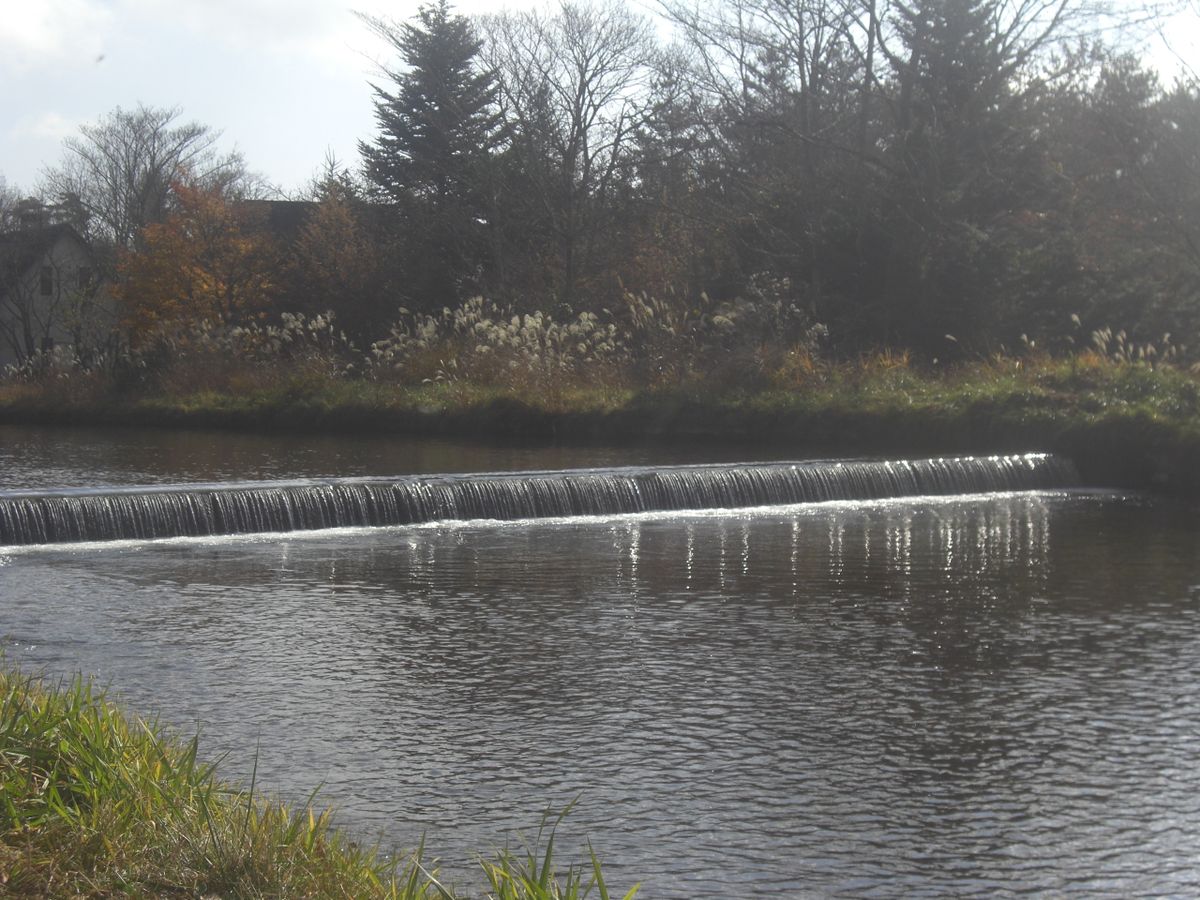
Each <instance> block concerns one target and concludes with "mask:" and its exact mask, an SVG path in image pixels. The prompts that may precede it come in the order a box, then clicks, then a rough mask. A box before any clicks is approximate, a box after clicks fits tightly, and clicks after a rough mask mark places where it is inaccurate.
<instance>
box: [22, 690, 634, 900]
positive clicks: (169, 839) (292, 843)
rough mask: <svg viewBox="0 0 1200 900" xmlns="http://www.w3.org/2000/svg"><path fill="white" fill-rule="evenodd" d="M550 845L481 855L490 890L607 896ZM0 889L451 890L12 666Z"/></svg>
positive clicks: (59, 893) (83, 696)
mask: <svg viewBox="0 0 1200 900" xmlns="http://www.w3.org/2000/svg"><path fill="white" fill-rule="evenodd" d="M552 845H553V841H550V842H549V845H548V846H547V847H546V848H545V850H544V853H539V854H537V855H536V856H535V855H533V854H529V855H525V856H516V855H509V854H504V853H502V854H500V855H498V856H497V857H495V858H494V859H491V860H485V861H483V862H482V863H481V865H482V868H483V871H484V876H485V880H486V882H487V884H488V893H487V895H488V896H490V897H495V898H498V900H499V898H512V900H520V898H528V900H539V898H546V900H550V898H560V897H561V898H572V897H583V896H589V895H591V896H596V897H599V898H601V900H604V898H607V896H608V893H607V890H606V887H605V885H604V882H603V879H602V876H601V874H600V869H599V865H598V863H597V862H596V860H595V859H594V858H593V859H592V860H591V861H590V862H589V863H588V864H587V865H586V866H585V867H582V868H578V869H571V870H569V871H566V872H562V873H556V872H555V870H554V864H555V863H554V859H553V854H552V852H551V848H552ZM425 865H427V866H430V865H431V864H429V863H425ZM0 894H3V895H5V896H9V895H13V896H27V897H47V898H48V897H94V898H100V897H116V896H121V897H166V896H181V897H182V896H187V897H205V898H216V897H220V898H234V897H247V898H249V897H255V898H258V897H296V898H301V897H312V898H318V897H320V898H326V897H330V898H332V897H344V898H356V900H357V898H372V897H376V898H397V900H399V898H435V897H436V898H452V897H455V896H459V895H457V894H456V893H454V891H453V890H451V889H450V888H448V887H444V886H442V885H440V884H439V883H438V881H437V879H436V873H435V872H433V871H431V869H429V868H425V867H423V865H422V860H421V859H420V857H419V856H414V857H412V858H404V859H387V858H385V857H384V856H382V855H381V854H379V853H378V852H377V851H376V850H374V849H367V848H364V847H362V846H359V845H357V844H355V843H353V842H352V841H350V840H349V839H348V838H346V837H345V836H344V835H342V834H340V833H339V832H337V831H336V830H334V829H333V828H332V827H331V826H330V821H329V814H328V813H317V812H314V811H313V810H312V809H304V810H300V811H297V812H291V811H289V810H288V809H286V808H285V807H283V806H282V805H280V804H278V803H274V802H270V801H267V800H265V799H263V798H262V797H261V796H258V795H256V794H255V793H253V791H252V790H250V791H247V790H242V789H240V788H237V787H233V786H231V785H229V784H226V783H224V782H222V781H220V780H219V779H218V777H217V775H216V773H215V771H214V769H213V767H212V766H209V765H206V764H204V763H202V762H201V761H200V760H199V759H198V758H197V742H196V741H195V740H192V741H179V740H177V739H175V738H172V737H170V736H168V735H166V734H165V733H164V732H163V731H162V730H161V729H160V728H159V727H157V726H156V725H155V724H153V723H147V722H144V721H142V720H140V719H136V718H132V717H128V716H126V715H124V714H122V713H121V712H120V710H118V709H117V708H116V707H114V706H113V705H112V704H111V703H109V702H108V701H107V700H106V699H105V698H104V695H103V693H101V692H99V691H97V690H96V689H95V688H94V687H93V686H92V685H90V684H89V683H87V682H86V681H83V680H76V681H74V682H72V683H70V684H63V685H59V686H58V687H47V686H45V685H43V684H41V683H39V682H38V681H36V680H34V679H31V678H29V677H27V676H24V675H22V674H20V673H18V672H15V671H13V670H11V669H0ZM632 895H633V892H632V891H631V892H630V893H629V894H626V895H625V896H626V897H627V898H628V897H631V896H632Z"/></svg>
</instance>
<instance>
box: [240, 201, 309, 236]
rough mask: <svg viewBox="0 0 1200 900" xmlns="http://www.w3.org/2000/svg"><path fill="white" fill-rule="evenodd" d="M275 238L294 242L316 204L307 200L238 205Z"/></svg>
mask: <svg viewBox="0 0 1200 900" xmlns="http://www.w3.org/2000/svg"><path fill="white" fill-rule="evenodd" d="M239 206H241V208H242V209H244V210H246V212H248V213H249V214H250V216H251V217H252V218H253V219H254V220H257V222H259V223H261V225H262V226H263V227H264V228H265V229H266V230H267V231H269V232H270V233H271V234H273V235H274V236H275V237H277V238H281V239H283V240H286V241H294V240H295V239H296V238H297V237H298V236H299V234H300V229H301V228H303V227H304V224H305V223H306V222H307V221H308V217H309V216H310V215H311V214H312V212H313V210H314V209H316V208H317V204H316V203H313V202H310V201H308V200H243V201H241V203H240V204H239Z"/></svg>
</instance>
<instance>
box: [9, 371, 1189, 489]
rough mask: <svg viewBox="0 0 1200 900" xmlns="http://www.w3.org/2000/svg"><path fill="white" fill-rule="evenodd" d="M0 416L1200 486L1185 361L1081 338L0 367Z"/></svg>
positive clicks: (1115, 483) (1128, 484) (1170, 486)
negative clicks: (604, 371) (649, 367)
mask: <svg viewBox="0 0 1200 900" xmlns="http://www.w3.org/2000/svg"><path fill="white" fill-rule="evenodd" d="M185 374H186V373H185ZM0 421H7V422H26V423H28V422H40V423H71V424H82V423H86V424H138V425H162V426H173V427H205V428H211V427H217V428H234V429H242V430H284V431H302V432H303V431H307V432H338V433H344V432H347V431H360V432H374V433H406V434H417V435H446V436H457V437H470V438H520V439H530V440H538V441H542V440H558V441H579V442H592V441H604V442H630V441H644V440H688V441H694V440H708V441H714V442H715V441H733V442H745V443H746V444H748V445H749V446H750V447H762V446H764V445H773V446H776V447H779V446H786V447H787V448H789V449H790V450H792V451H794V452H795V453H796V454H797V455H802V454H890V455H899V454H938V453H983V452H989V453H990V452H1001V451H1010V450H1014V451H1015V450H1026V449H1044V450H1051V451H1055V452H1059V453H1064V454H1067V455H1069V456H1071V457H1072V458H1074V459H1075V460H1076V462H1077V463H1078V464H1079V465H1080V467H1081V469H1082V471H1083V474H1084V477H1085V479H1087V480H1088V481H1089V482H1092V483H1096V484H1103V485H1112V486H1122V487H1135V488H1147V487H1149V488H1158V489H1166V490H1172V491H1176V490H1177V491H1182V492H1186V493H1190V494H1193V495H1200V471H1197V469H1196V467H1195V466H1194V462H1193V461H1194V460H1195V459H1197V458H1200V375H1197V373H1195V372H1192V371H1189V370H1187V369H1185V368H1182V367H1174V366H1165V365H1164V366H1158V367H1151V366H1149V365H1147V364H1145V363H1141V362H1135V361H1132V360H1127V359H1114V358H1111V357H1107V356H1103V355H1100V354H1097V353H1092V352H1087V353H1081V354H1075V355H1071V356H1066V357H1060V358H1050V357H1033V358H1012V357H996V358H993V359H989V360H986V361H979V362H976V363H972V364H963V365H958V366H955V367H953V368H928V367H924V368H923V367H918V366H916V365H913V364H911V363H910V362H909V360H908V359H907V358H906V357H903V356H891V355H886V354H884V355H877V356H874V357H870V358H865V359H862V360H860V361H858V362H855V363H840V364H833V363H818V362H814V361H813V360H811V359H809V358H806V357H802V358H798V359H797V360H795V361H794V363H793V364H791V365H786V364H785V365H781V366H779V367H777V368H775V369H773V370H772V371H771V372H769V373H757V374H756V373H750V374H749V375H746V374H743V376H742V377H740V378H732V377H730V376H729V373H722V374H718V375H714V376H711V377H703V376H698V375H695V374H692V375H690V376H688V377H685V378H676V379H672V380H670V381H664V382H663V383H660V384H657V385H651V386H641V387H630V386H627V384H625V383H622V382H620V381H616V380H614V381H606V380H604V379H600V378H591V379H587V380H583V379H571V378H561V379H557V380H555V379H549V380H547V379H541V380H537V381H534V382H530V381H528V380H515V379H513V380H508V381H504V380H489V381H481V380H469V379H442V380H430V381H426V382H424V383H415V384H414V383H411V382H410V383H404V382H400V381H388V380H377V379H372V378H353V377H348V376H346V375H344V374H339V373H336V372H331V371H329V370H327V369H325V370H322V369H319V368H314V367H312V366H308V367H305V366H293V367H289V366H284V365H275V366H268V367H261V366H260V367H257V368H248V367H242V368H234V369H227V370H225V371H224V372H223V373H222V374H221V376H220V377H213V375H212V373H211V372H209V373H208V374H207V376H206V377H203V378H201V377H199V373H197V377H191V378H189V377H184V376H183V375H181V374H179V373H175V376H174V377H172V378H169V379H159V380H158V381H155V382H153V383H148V384H142V385H138V386H136V387H135V388H132V389H131V388H130V387H129V386H128V385H122V384H120V383H118V382H117V381H116V380H114V379H112V378H111V377H108V376H104V375H100V374H80V373H72V374H70V375H67V376H62V377H56V378H47V379H42V380H36V381H16V380H13V381H9V382H7V383H3V384H0ZM747 452H748V453H749V452H750V450H748V451H747Z"/></svg>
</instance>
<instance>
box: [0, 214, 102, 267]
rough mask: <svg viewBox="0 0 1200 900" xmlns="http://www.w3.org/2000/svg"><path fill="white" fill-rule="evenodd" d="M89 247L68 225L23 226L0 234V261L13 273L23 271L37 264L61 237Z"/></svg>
mask: <svg viewBox="0 0 1200 900" xmlns="http://www.w3.org/2000/svg"><path fill="white" fill-rule="evenodd" d="M64 237H65V238H67V239H68V240H72V241H74V242H76V243H78V244H79V245H81V246H83V247H85V248H88V249H90V246H89V244H88V242H87V241H85V240H84V239H83V237H81V236H80V234H79V232H78V231H76V230H75V229H74V228H72V227H71V226H70V225H65V224H63V225H47V226H44V227H40V228H23V229H20V230H18V231H8V232H4V233H2V234H0V263H4V264H5V268H6V269H8V271H10V272H13V273H23V272H27V271H28V270H29V267H30V266H34V265H37V264H38V263H39V262H40V261H41V260H42V259H44V258H45V257H46V254H48V253H49V252H50V251H51V250H53V249H54V247H55V245H56V244H58V242H59V241H60V240H62V239H63V238H64Z"/></svg>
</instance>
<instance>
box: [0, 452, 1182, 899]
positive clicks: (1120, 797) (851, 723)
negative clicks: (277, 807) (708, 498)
mask: <svg viewBox="0 0 1200 900" xmlns="http://www.w3.org/2000/svg"><path fill="white" fill-rule="evenodd" d="M621 461H626V460H607V461H606V462H621ZM638 461H642V460H638ZM536 464H537V465H539V466H541V467H544V462H541V461H539V462H538V463H536ZM571 464H579V461H578V460H573V461H572V462H571ZM470 467H472V468H483V467H482V466H470ZM489 467H490V468H496V467H497V466H494V465H493V466H489ZM117 474H118V475H119V472H118V473H117ZM254 474H256V475H257V474H262V473H254ZM281 474H289V475H296V474H309V473H307V472H303V471H300V472H294V471H293V472H287V473H281ZM352 474H363V473H352ZM367 474H369V473H367ZM111 480H120V479H119V478H116V477H113V478H112V479H111ZM164 480H178V478H177V477H176V476H175V475H174V474H172V476H171V477H170V478H166V479H164ZM6 486H9V485H6ZM1198 551H1200V515H1198V514H1197V513H1196V511H1194V510H1189V509H1186V508H1181V507H1177V506H1174V505H1171V504H1168V503H1164V502H1157V501H1156V502H1151V501H1148V500H1145V499H1139V498H1124V497H1118V496H1114V495H1107V494H1087V493H1054V494H1013V495H1003V496H993V497H964V498H954V499H936V500H935V499H927V500H921V499H918V500H909V501H902V502H899V501H893V502H886V503H858V504H828V505H813V506H798V507H791V508H780V509H774V510H753V511H739V512H735V513H724V514H720V515H717V514H711V515H710V514H690V515H685V516H679V515H675V516H660V517H656V516H642V517H614V518H608V519H589V520H571V521H547V522H537V523H515V524H507V525H495V524H490V523H482V522H473V523H463V524H459V525H455V526H424V527H416V528H407V529H387V530H377V531H367V530H363V531H343V532H330V533H325V534H321V535H307V536H303V537H294V536H289V537H287V538H265V539H262V538H260V539H237V540H232V539H223V540H209V541H201V540H193V541H176V542H166V543H141V544H137V543H128V544H118V545H113V546H99V545H95V546H84V547H75V548H68V549H63V548H59V549H40V550H39V549H35V550H26V551H19V552H14V553H10V554H8V555H7V556H3V557H0V634H5V635H7V637H8V642H9V643H8V654H9V656H10V657H14V658H16V659H17V660H19V661H20V662H22V663H23V664H25V665H28V666H31V667H41V668H43V669H45V670H46V671H48V672H51V673H69V672H72V671H76V670H80V669H82V670H83V671H85V672H88V673H94V674H97V675H98V676H99V677H100V679H101V680H102V681H104V682H107V683H109V684H111V685H112V686H113V689H114V690H115V691H116V692H117V693H119V694H120V695H121V696H122V697H123V698H124V699H125V701H126V702H127V703H128V704H129V705H131V706H133V707H134V708H136V709H140V710H146V711H150V710H153V711H158V712H160V713H161V714H162V716H163V718H164V719H165V720H166V721H168V722H170V723H173V724H175V725H177V726H179V727H181V728H183V729H185V730H186V729H189V728H192V727H194V726H195V725H196V724H197V723H199V725H200V727H201V729H202V733H203V742H204V744H205V746H207V747H208V749H209V751H210V752H212V753H219V752H225V751H227V752H228V753H229V754H230V758H229V760H228V770H230V771H235V772H237V771H241V772H247V771H249V768H250V766H251V764H252V763H251V758H252V756H253V753H254V748H255V746H256V745H257V746H259V747H260V748H261V749H260V759H259V779H260V782H262V783H265V784H267V785H269V786H270V787H272V788H273V789H276V790H278V791H281V792H282V793H284V794H285V795H286V796H288V797H291V798H298V799H303V798H304V797H305V796H307V794H308V792H309V791H311V790H312V789H313V788H314V787H316V786H317V785H319V784H323V785H324V788H323V793H322V795H323V797H324V798H325V800H326V801H327V802H332V803H334V804H336V806H337V807H338V808H339V809H340V810H341V813H340V819H341V821H342V822H343V823H344V824H346V825H348V826H350V827H351V828H354V829H356V830H358V831H361V832H365V833H368V834H374V833H382V834H383V835H384V836H385V840H386V841H387V842H388V843H391V844H397V845H403V846H411V845H413V844H415V843H416V842H417V840H419V838H420V836H421V835H422V834H423V833H424V834H425V835H426V836H427V845H428V846H429V847H430V848H431V849H433V850H434V851H435V852H436V853H438V854H439V855H441V856H442V858H443V864H444V866H445V868H446V869H447V871H448V872H449V873H450V874H451V876H452V877H453V878H454V879H455V880H458V881H459V882H460V883H470V882H471V880H472V878H473V876H472V875H471V874H470V865H471V861H472V858H473V853H474V852H475V851H479V850H484V851H485V850H487V848H488V847H489V846H492V845H498V844H503V843H504V842H505V841H506V840H510V841H515V838H514V837H513V835H514V834H515V832H516V831H518V830H519V831H522V832H524V833H526V834H527V835H531V834H532V832H534V831H536V826H537V823H538V820H539V817H540V815H541V813H542V812H543V810H544V809H545V808H546V807H547V806H553V807H556V808H557V807H560V806H562V805H563V804H565V803H567V802H570V801H571V800H577V801H578V804H577V806H576V808H575V810H574V811H573V812H572V813H571V815H570V816H569V817H568V818H567V820H566V821H565V823H564V825H563V826H562V829H563V830H562V836H561V837H560V840H561V841H562V844H561V846H562V848H563V850H564V852H568V851H570V852H574V851H578V849H579V848H580V845H581V842H582V840H583V837H584V836H585V835H586V836H587V837H589V838H590V839H591V841H592V842H593V844H594V845H595V846H596V849H597V851H598V852H599V853H600V855H601V856H602V857H603V858H604V859H605V861H606V872H608V873H611V879H610V880H613V881H615V882H617V883H618V884H621V885H628V884H630V883H632V882H633V881H635V880H640V881H642V882H643V883H644V887H643V896H647V897H692V896H745V895H752V894H760V895H777V894H784V895H792V896H796V895H800V896H803V895H805V894H810V893H811V894H816V895H828V894H838V893H840V894H848V895H855V896H913V895H943V896H945V895H953V896H964V895H979V896H995V895H997V894H1005V893H1047V892H1049V893H1076V894H1080V895H1087V896H1097V895H1106V894H1107V895H1111V896H1129V895H1133V894H1137V895H1146V894H1155V893H1157V894H1174V895H1194V894H1196V893H1197V892H1198V891H1200V871H1198V869H1197V858H1198V851H1200V839H1198V838H1197V835H1200V765H1197V763H1198V762H1200V699H1198V698H1197V695H1196V690H1195V687H1196V672H1197V671H1200V553H1198Z"/></svg>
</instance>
